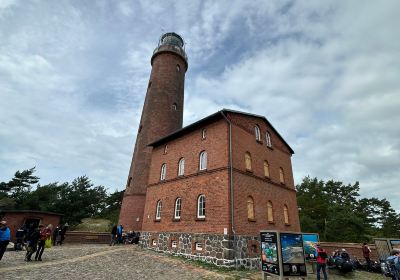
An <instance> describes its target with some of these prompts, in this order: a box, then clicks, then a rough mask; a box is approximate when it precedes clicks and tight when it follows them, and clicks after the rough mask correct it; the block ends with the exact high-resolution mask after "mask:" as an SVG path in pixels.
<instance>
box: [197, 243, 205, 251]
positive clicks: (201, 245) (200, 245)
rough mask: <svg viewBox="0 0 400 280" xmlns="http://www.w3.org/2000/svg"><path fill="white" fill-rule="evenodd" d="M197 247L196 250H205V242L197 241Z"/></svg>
mask: <svg viewBox="0 0 400 280" xmlns="http://www.w3.org/2000/svg"><path fill="white" fill-rule="evenodd" d="M195 248H196V251H203V244H201V242H196V243H195Z"/></svg>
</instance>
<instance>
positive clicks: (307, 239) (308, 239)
mask: <svg viewBox="0 0 400 280" xmlns="http://www.w3.org/2000/svg"><path fill="white" fill-rule="evenodd" d="M318 242H319V235H318V234H317V233H303V246H304V257H305V258H306V260H309V261H315V260H317V255H318V253H317V243H318Z"/></svg>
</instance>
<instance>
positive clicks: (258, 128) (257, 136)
mask: <svg viewBox="0 0 400 280" xmlns="http://www.w3.org/2000/svg"><path fill="white" fill-rule="evenodd" d="M254 132H255V135H256V140H257V141H261V136H260V127H259V126H258V125H256V126H255V127H254Z"/></svg>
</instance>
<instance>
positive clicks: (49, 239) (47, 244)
mask: <svg viewBox="0 0 400 280" xmlns="http://www.w3.org/2000/svg"><path fill="white" fill-rule="evenodd" d="M44 247H45V248H47V249H48V248H51V238H47V239H46V241H45V242H44Z"/></svg>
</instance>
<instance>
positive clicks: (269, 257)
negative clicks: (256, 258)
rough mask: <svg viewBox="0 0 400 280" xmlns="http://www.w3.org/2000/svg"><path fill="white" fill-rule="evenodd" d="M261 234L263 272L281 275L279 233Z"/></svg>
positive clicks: (266, 232)
mask: <svg viewBox="0 0 400 280" xmlns="http://www.w3.org/2000/svg"><path fill="white" fill-rule="evenodd" d="M260 234H261V236H260V237H261V266H262V270H263V271H265V272H267V273H271V274H275V275H280V269H279V250H278V233H277V232H268V231H265V232H261V233H260Z"/></svg>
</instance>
